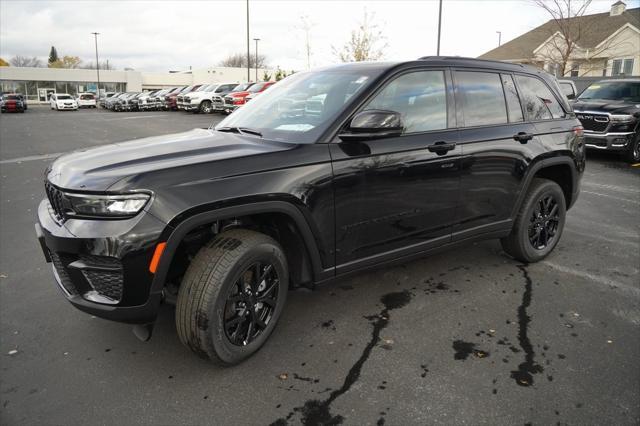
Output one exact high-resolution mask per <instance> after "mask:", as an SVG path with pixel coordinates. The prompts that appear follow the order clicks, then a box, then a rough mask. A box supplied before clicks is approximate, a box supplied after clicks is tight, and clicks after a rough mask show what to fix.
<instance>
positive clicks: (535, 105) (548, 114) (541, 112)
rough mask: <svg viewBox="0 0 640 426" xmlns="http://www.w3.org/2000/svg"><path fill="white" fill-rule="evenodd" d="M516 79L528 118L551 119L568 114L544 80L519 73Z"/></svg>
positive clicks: (536, 119) (533, 119) (535, 119)
mask: <svg viewBox="0 0 640 426" xmlns="http://www.w3.org/2000/svg"><path fill="white" fill-rule="evenodd" d="M516 81H517V82H518V87H519V88H520V96H521V97H522V102H523V105H524V110H525V113H526V115H527V119H528V120H531V121H538V120H551V119H553V118H563V117H564V116H565V115H566V114H565V112H564V110H563V109H562V107H561V106H560V104H559V103H558V100H557V99H556V97H555V96H554V95H553V93H551V90H549V88H548V87H547V86H546V85H545V84H544V83H543V82H542V81H540V80H538V79H537V78H533V77H527V76H524V75H517V76H516Z"/></svg>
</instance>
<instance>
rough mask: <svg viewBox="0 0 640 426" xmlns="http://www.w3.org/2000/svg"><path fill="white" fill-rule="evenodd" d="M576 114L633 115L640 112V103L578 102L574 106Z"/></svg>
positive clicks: (594, 100) (605, 100) (588, 100)
mask: <svg viewBox="0 0 640 426" xmlns="http://www.w3.org/2000/svg"><path fill="white" fill-rule="evenodd" d="M573 110H574V111H575V112H584V111H590V112H603V113H607V112H608V113H611V114H633V113H634V112H638V111H640V102H628V101H622V100H613V99H585V100H577V101H576V102H575V103H574V104H573Z"/></svg>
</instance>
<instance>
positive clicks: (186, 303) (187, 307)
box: [176, 229, 289, 365]
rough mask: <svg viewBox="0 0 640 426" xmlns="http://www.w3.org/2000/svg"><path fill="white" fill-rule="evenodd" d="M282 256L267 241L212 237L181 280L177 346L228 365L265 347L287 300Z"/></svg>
mask: <svg viewBox="0 0 640 426" xmlns="http://www.w3.org/2000/svg"><path fill="white" fill-rule="evenodd" d="M288 282H289V272H288V269H287V262H286V259H285V256H284V252H283V250H282V248H281V247H280V245H279V244H278V243H277V242H276V241H275V240H273V239H272V238H271V237H269V236H267V235H264V234H261V233H258V232H255V231H250V230H246V229H234V230H230V231H227V232H223V233H222V234H220V235H218V236H216V237H215V238H214V239H213V240H212V241H211V242H209V243H208V244H207V245H206V246H204V247H203V248H201V249H200V251H199V252H198V254H197V255H196V256H195V258H194V259H193V261H192V262H191V264H190V265H189V268H188V269H187V272H186V274H185V276H184V278H183V280H182V284H181V286H180V290H179V292H178V302H177V306H176V327H177V330H178V336H179V337H180V340H181V341H182V343H183V344H184V345H185V346H187V347H188V348H189V349H191V350H192V351H193V352H195V353H196V354H198V355H200V356H202V357H205V358H208V359H210V360H211V361H213V362H214V363H217V364H221V365H232V364H237V363H239V362H241V361H242V360H244V359H246V358H247V357H249V356H251V355H252V354H253V353H255V352H256V351H257V350H258V349H260V347H261V346H262V345H263V344H264V343H265V341H266V340H267V338H268V337H269V335H270V334H271V332H272V331H273V329H274V328H275V325H276V323H277V321H278V318H279V317H280V315H281V313H282V310H283V308H284V304H285V302H286V298H287V289H288Z"/></svg>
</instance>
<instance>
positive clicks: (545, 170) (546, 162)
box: [511, 156, 578, 218]
mask: <svg viewBox="0 0 640 426" xmlns="http://www.w3.org/2000/svg"><path fill="white" fill-rule="evenodd" d="M534 178H544V179H549V180H552V181H554V182H556V183H557V184H558V185H559V186H560V188H561V189H562V192H563V194H564V197H565V204H566V207H567V210H569V208H570V207H571V206H573V204H574V203H575V201H576V198H577V190H578V188H577V185H578V172H577V171H576V168H575V163H574V161H573V159H572V158H571V157H569V156H558V157H551V158H544V159H540V160H538V161H537V162H535V163H533V164H531V165H530V166H529V167H528V171H527V174H526V175H525V178H524V183H523V185H522V189H521V191H520V194H519V195H518V200H517V202H516V204H515V206H514V209H513V211H512V214H511V217H512V218H515V217H516V216H517V214H518V212H519V211H520V208H521V207H522V203H523V202H524V199H525V197H526V195H527V191H528V190H529V187H530V186H531V182H532V181H533V179H534Z"/></svg>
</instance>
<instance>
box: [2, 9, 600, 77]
mask: <svg viewBox="0 0 640 426" xmlns="http://www.w3.org/2000/svg"><path fill="white" fill-rule="evenodd" d="M609 5H610V2H609V1H606V0H605V1H596V2H594V5H593V7H592V10H593V11H594V12H595V11H602V10H607V9H608V7H609ZM250 7H251V38H253V37H259V38H261V39H262V41H261V42H260V52H261V53H264V54H265V55H267V57H268V59H269V63H270V65H272V66H277V65H279V66H280V67H282V68H284V69H302V68H304V67H305V66H306V57H305V53H304V45H303V39H304V36H303V32H302V31H301V30H300V29H299V28H300V17H301V16H302V15H307V16H309V17H310V19H311V21H312V22H313V24H314V26H313V29H312V37H311V40H312V50H313V56H312V63H313V65H314V66H320V65H326V64H329V63H333V62H335V58H334V57H333V55H332V49H331V46H340V45H342V44H343V43H344V41H346V40H347V38H348V37H349V33H350V31H351V29H353V28H354V27H355V26H356V24H357V22H358V20H359V19H360V17H361V16H362V14H363V10H364V8H365V7H366V8H367V10H368V11H369V12H372V13H374V14H375V15H376V21H377V22H378V23H379V24H380V26H381V27H382V29H383V30H384V33H385V35H386V36H387V39H388V45H389V46H388V49H387V54H386V58H387V59H390V60H407V59H414V58H417V57H419V56H423V55H429V54H435V47H436V28H437V13H438V11H437V8H438V3H437V1H410V0H407V1H399V0H396V1H392V0H388V1H364V2H363V1H348V2H344V1H330V0H328V1H293V0H292V1H267V0H251V3H250ZM514 16H517V17H518V19H513V17H514ZM245 19H246V18H245V2H244V1H216V2H208V1H126V2H125V1H45V0H41V1H7V0H3V1H0V56H2V57H3V58H4V59H7V60H8V59H9V58H11V57H12V56H14V55H24V56H38V57H41V58H43V59H46V56H47V55H48V53H49V48H50V47H51V46H52V45H54V46H56V48H57V50H58V52H59V54H60V55H74V56H80V57H81V58H82V59H83V60H85V61H93V60H95V57H94V44H93V36H91V34H90V33H91V32H92V31H98V32H100V33H101V34H100V36H99V49H100V58H101V60H106V59H108V60H109V61H110V62H111V63H113V64H114V65H115V66H117V67H118V68H124V67H131V68H136V69H141V70H148V71H166V70H169V69H186V68H188V67H189V66H192V67H194V68H198V67H207V66H214V65H216V64H217V63H218V62H219V61H220V60H221V59H223V58H224V57H225V56H226V55H228V54H231V53H234V52H243V51H246V39H245V31H246V29H245ZM547 19H548V17H547V16H545V15H544V14H543V13H541V12H540V11H539V10H537V9H536V8H535V7H533V6H532V5H531V3H530V2H527V1H522V0H513V1H507V0H502V1H501V0H498V1H480V0H475V1H474V0H466V1H465V0H447V1H445V2H444V11H443V37H442V49H441V51H442V52H443V53H444V54H450V55H460V56H477V55H480V54H482V53H483V52H485V51H487V50H489V49H491V48H493V47H495V46H496V44H497V36H496V33H495V31H497V30H500V31H502V35H503V41H506V40H509V39H511V38H514V37H516V36H518V35H520V34H521V33H523V32H526V31H528V30H530V29H532V28H534V27H535V26H537V25H540V24H541V23H543V22H545V21H546V20H547ZM253 49H254V43H253V41H251V51H252V52H253Z"/></svg>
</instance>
